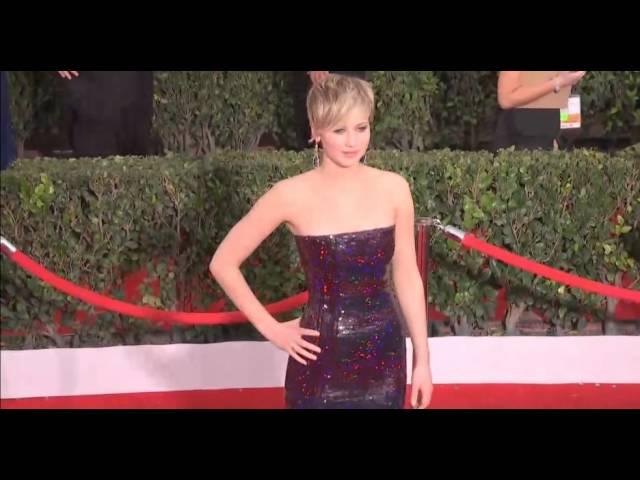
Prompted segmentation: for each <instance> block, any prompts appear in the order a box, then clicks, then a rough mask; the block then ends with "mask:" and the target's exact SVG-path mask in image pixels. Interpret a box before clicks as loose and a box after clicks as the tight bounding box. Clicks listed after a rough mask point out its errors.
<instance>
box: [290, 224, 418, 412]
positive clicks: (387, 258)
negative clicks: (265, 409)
mask: <svg viewBox="0 0 640 480" xmlns="http://www.w3.org/2000/svg"><path fill="white" fill-rule="evenodd" d="M394 240H395V227H386V228H378V229H372V230H366V231H361V232H354V233H341V234H337V235H319V236H296V243H297V246H298V250H299V252H300V259H301V262H302V267H303V269H304V271H305V275H306V279H307V286H308V289H309V302H308V304H307V306H306V308H305V312H304V315H303V317H302V319H301V322H300V326H301V327H303V328H309V329H313V330H317V331H319V332H320V337H304V338H305V340H307V341H309V342H311V343H314V344H316V345H318V346H319V347H320V348H321V349H322V352H321V353H319V354H317V355H318V359H317V360H308V365H306V366H305V365H302V364H300V363H298V362H297V361H296V360H295V359H293V358H291V357H289V363H288V367H287V374H286V381H285V392H286V403H287V407H288V408H296V409H298V408H305V409H312V408H316V409H317V408H334V409H338V408H340V409H343V408H349V409H357V408H380V409H382V408H402V407H403V405H404V399H405V390H406V351H405V338H404V334H403V326H402V322H401V315H400V313H399V309H398V304H397V301H396V297H395V295H394V293H393V289H392V286H391V285H392V284H391V275H390V264H391V259H392V257H393V253H394V248H395V241H394Z"/></svg>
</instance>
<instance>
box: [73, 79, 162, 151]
mask: <svg viewBox="0 0 640 480" xmlns="http://www.w3.org/2000/svg"><path fill="white" fill-rule="evenodd" d="M65 78H67V77H65ZM68 78H70V79H69V81H68V82H67V93H68V105H69V108H70V110H71V145H72V147H73V149H74V152H75V154H76V155H77V156H80V157H104V156H112V155H148V154H150V153H152V152H151V150H152V147H151V128H152V121H153V72H146V71H142V72H141V71H83V72H79V73H78V75H77V77H76V78H71V77H68Z"/></svg>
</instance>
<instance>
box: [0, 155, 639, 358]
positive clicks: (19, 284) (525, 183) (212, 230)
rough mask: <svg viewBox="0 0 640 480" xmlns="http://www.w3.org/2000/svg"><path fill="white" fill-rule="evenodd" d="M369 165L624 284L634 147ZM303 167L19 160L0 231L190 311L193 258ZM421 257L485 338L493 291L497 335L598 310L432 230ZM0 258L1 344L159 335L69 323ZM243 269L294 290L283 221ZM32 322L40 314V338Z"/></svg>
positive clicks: (455, 213) (204, 280) (10, 177)
mask: <svg viewBox="0 0 640 480" xmlns="http://www.w3.org/2000/svg"><path fill="white" fill-rule="evenodd" d="M370 162H371V163H372V164H373V165H374V166H379V167H384V168H387V169H389V170H393V171H396V172H398V173H400V174H402V175H403V176H404V177H405V178H407V179H408V180H409V182H410V184H411V186H412V190H413V194H414V199H415V202H416V213H417V215H418V216H433V217H439V218H440V219H441V220H442V221H443V222H445V223H451V224H453V225H458V226H460V227H464V228H465V229H468V230H470V231H475V232H478V233H479V234H481V235H483V236H484V237H485V238H487V239H488V240H489V241H490V242H492V243H495V244H497V245H502V246H505V247H507V248H509V249H511V250H514V251H516V252H518V253H520V254H522V255H525V256H527V257H530V258H533V259H535V260H538V261H542V262H544V263H546V264H549V265H554V266H557V267H559V268H562V269H566V270H568V271H571V272H574V273H576V274H578V275H581V276H584V277H587V278H591V279H594V280H601V281H605V282H608V283H612V282H616V281H619V280H620V275H621V273H622V272H627V273H628V274H629V275H630V277H632V278H638V261H639V260H640V258H638V250H639V246H638V243H639V239H640V235H639V232H640V150H639V149H638V148H635V149H628V150H626V151H624V152H620V153H619V154H617V155H615V156H609V155H605V154H600V153H594V152H591V151H575V152H573V153H571V154H568V153H555V154H549V153H542V152H540V153H521V152H504V153H502V154H500V155H499V156H495V157H494V156H492V155H489V154H487V153H461V152H453V151H448V150H443V151H430V152H424V153H417V152H411V153H401V152H391V151H389V152H384V151H383V152H381V151H376V152H372V154H371V155H370ZM310 165H311V155H310V153H309V152H306V153H300V154H294V153H280V152H266V153H260V154H245V153H240V152H226V151H225V152H223V151H218V152H217V153H215V154H213V155H210V156H206V157H202V158H196V159H192V158H186V157H181V156H174V157H171V158H155V157H154V158H112V159H103V160H87V159H74V160H50V159H49V160H47V159H42V160H21V161H19V162H17V164H16V165H15V167H14V168H12V169H10V170H8V171H5V172H3V173H2V176H1V190H0V199H1V201H2V205H3V208H2V211H1V214H0V220H1V222H0V225H1V231H2V234H3V235H5V236H6V237H7V238H8V239H9V240H11V241H12V242H14V243H15V244H16V245H17V246H18V247H19V248H20V249H21V250H23V251H24V252H26V253H27V254H29V255H31V256H32V257H34V258H35V259H36V260H38V261H39V262H41V263H42V264H44V265H45V266H46V267H47V268H49V269H51V270H53V271H54V272H56V273H58V274H59V275H61V276H63V277H65V278H68V279H69V280H71V281H73V282H77V283H80V284H82V285H86V286H88V287H90V288H92V289H95V290H98V291H104V290H105V289H107V288H109V287H111V295H113V296H115V297H116V298H122V295H123V293H122V285H121V283H122V282H121V278H122V276H123V275H124V274H125V273H127V272H132V271H135V270H137V269H138V268H140V267H144V266H146V267H147V268H148V269H149V271H150V272H151V273H152V276H155V277H158V278H161V290H160V293H159V295H154V294H153V292H152V289H151V286H150V285H148V284H146V285H144V286H143V289H142V292H141V295H142V299H143V300H142V303H144V304H148V305H153V306H157V307H159V308H163V309H178V310H181V309H183V308H184V305H183V302H182V299H181V298H179V295H178V294H177V293H176V292H177V287H179V290H180V291H190V290H192V289H195V290H197V291H198V293H199V295H200V300H199V302H196V303H195V309H196V310H200V309H202V308H204V307H205V306H206V305H210V304H211V303H212V302H214V301H215V300H218V299H220V298H221V297H222V292H221V291H220V289H219V288H218V287H217V286H216V285H215V283H214V282H213V281H212V280H211V279H210V277H209V273H208V271H207V266H208V262H209V260H210V258H211V255H212V254H213V252H214V251H215V249H216V246H217V245H218V244H219V242H220V241H221V240H222V238H223V237H224V236H225V235H226V233H227V232H228V230H229V229H230V227H231V226H232V225H233V224H234V223H235V222H236V221H237V220H238V219H240V218H241V216H242V215H243V214H245V213H246V212H247V211H248V209H249V208H250V206H251V205H252V204H253V202H254V201H255V200H256V199H257V198H258V197H259V196H260V195H262V194H263V193H264V192H265V191H266V190H267V189H268V188H269V186H270V185H272V184H274V183H275V182H277V181H279V180H280V179H282V178H285V177H287V176H290V175H294V174H297V173H300V172H302V171H304V170H307V169H308V168H310ZM612 218H613V219H615V222H613V223H612V221H611V219H612ZM432 253H433V255H434V259H435V264H436V266H437V268H436V270H435V271H434V272H432V274H431V282H430V286H431V289H430V297H431V298H430V300H431V302H432V303H434V304H435V305H436V307H437V308H438V309H439V310H440V311H442V312H444V313H445V314H447V315H448V316H450V318H451V319H452V326H453V327H454V330H455V331H456V333H458V334H467V333H472V334H483V333H486V332H487V331H488V322H489V321H490V320H492V318H493V312H494V310H495V301H496V291H497V289H499V288H500V287H506V288H508V291H509V304H510V306H511V309H510V312H511V316H510V317H509V318H510V320H509V325H508V326H509V327H510V330H513V329H514V328H517V317H518V315H519V313H517V312H521V311H524V310H527V309H533V308H535V309H537V310H539V311H541V312H543V313H544V314H545V316H546V319H547V321H548V322H550V324H553V325H557V326H558V327H559V329H561V330H562V329H565V330H573V331H580V329H582V328H583V327H584V326H585V322H586V319H587V318H592V319H593V320H594V321H602V320H604V319H606V318H607V308H606V307H607V306H606V304H605V303H604V302H603V300H602V299H601V298H600V297H598V296H595V295H588V294H584V293H583V292H580V291H576V290H572V289H569V288H560V287H559V286H558V285H555V284H552V283H551V282H548V281H545V280H542V279H535V278H533V277H532V276H530V275H528V274H524V273H521V272H518V271H515V270H514V269H512V268H508V267H505V266H503V265H500V264H497V263H495V262H493V261H491V262H488V261H486V260H485V259H484V258H482V257H481V256H480V255H478V254H475V253H469V252H466V253H465V252H463V251H461V250H460V249H459V247H458V246H457V245H456V244H454V243H453V242H451V241H447V240H445V239H444V238H443V237H441V236H435V238H434V240H433V246H432ZM634 255H635V259H634ZM1 267H2V273H1V279H2V281H1V287H0V292H1V298H2V311H1V313H0V317H1V319H2V320H1V326H2V328H3V329H9V330H24V331H26V333H27V336H25V337H17V338H13V337H12V338H9V337H5V338H3V340H2V341H3V345H4V348H39V347H47V346H51V345H57V346H63V345H68V344H71V345H113V344H121V343H125V344H126V343H139V342H143V343H144V342H149V341H153V339H152V338H151V337H150V336H149V335H153V334H154V332H158V331H159V330H158V329H157V328H155V327H154V328H151V327H150V326H149V325H148V324H147V323H146V322H142V321H138V320H133V319H128V318H122V317H120V316H117V315H111V314H99V315H97V322H96V323H95V324H94V325H90V324H83V326H81V327H74V325H75V324H74V322H73V321H72V315H71V312H73V311H75V310H78V309H86V306H84V305H81V304H79V303H78V302H75V301H69V299H67V298H65V296H63V295H60V294H58V293H56V292H55V291H53V290H52V289H50V288H48V287H46V286H44V285H43V284H42V283H41V282H39V281H37V280H35V279H33V278H31V277H29V276H28V275H26V274H25V273H24V272H22V271H21V270H20V269H18V268H16V267H15V266H14V265H13V264H12V263H11V262H9V261H8V260H7V259H6V258H5V257H4V256H2V260H1ZM243 271H244V273H245V274H246V275H247V278H248V281H249V283H250V284H251V286H252V287H253V288H254V289H255V290H256V291H257V292H258V294H259V298H260V300H261V301H263V302H267V303H268V302H271V301H275V300H278V299H282V298H284V297H287V296H289V295H292V294H295V293H298V292H299V291H301V290H302V289H303V288H304V278H303V275H302V272H301V271H300V269H299V266H298V257H297V252H296V250H295V246H294V243H293V241H292V238H291V236H290V235H288V233H287V232H286V231H285V230H284V228H281V229H279V230H278V231H277V232H275V233H274V234H273V235H272V236H271V237H269V239H268V240H267V241H266V243H265V244H264V245H263V246H262V247H261V248H260V249H259V250H258V251H257V252H256V253H255V254H254V255H253V256H252V257H251V258H250V259H249V261H248V262H247V263H246V264H245V265H244V267H243ZM634 288H638V286H637V285H636V286H635V287H634ZM56 310H66V314H65V315H64V317H63V322H64V324H65V325H68V326H71V327H72V328H75V331H74V335H72V336H71V337H69V338H62V337H61V336H60V335H58V333H57V330H56V328H55V325H54V324H53V312H54V311H56ZM88 311H91V310H90V309H88ZM513 312H516V313H513ZM294 313H297V312H294ZM287 318H291V317H287ZM35 320H41V321H42V322H44V325H45V331H44V333H43V331H42V328H41V327H40V326H39V325H38V323H37V322H36V321H35ZM167 335H168V336H167ZM238 338H249V339H251V338H257V337H256V334H255V332H254V331H253V329H252V328H251V327H250V326H248V325H244V326H238V327H198V328H183V327H180V328H174V329H173V330H172V331H171V332H169V333H167V334H166V338H165V340H162V341H181V342H182V341H185V342H212V341H221V340H229V339H238ZM159 341H160V340H159Z"/></svg>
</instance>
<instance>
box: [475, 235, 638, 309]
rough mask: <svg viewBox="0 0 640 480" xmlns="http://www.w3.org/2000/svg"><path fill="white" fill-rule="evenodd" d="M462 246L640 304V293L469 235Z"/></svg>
mask: <svg viewBox="0 0 640 480" xmlns="http://www.w3.org/2000/svg"><path fill="white" fill-rule="evenodd" d="M462 245H464V246H465V247H468V248H472V249H473V250H477V251H479V252H482V253H484V254H485V255H489V256H490V257H493V258H495V259H497V260H500V261H501V262H504V263H506V264H508V265H512V266H514V267H516V268H519V269H520V270H524V271H526V272H530V273H534V274H536V275H539V276H541V277H545V278H548V279H549V280H553V281H554V282H558V283H562V284H564V285H568V286H570V287H574V288H579V289H580V290H584V291H586V292H591V293H597V294H598V295H602V296H605V297H613V298H617V299H619V300H626V301H628V302H633V303H640V291H634V290H629V289H627V288H621V287H615V286H613V285H606V284H604V283H600V282H594V281H593V280H587V279H586V278H582V277H579V276H577V275H573V274H571V273H567V272H563V271H560V270H556V269H555V268H551V267H548V266H546V265H543V264H541V263H538V262H534V261H533V260H529V259H526V258H523V257H521V256H519V255H516V254H514V253H511V252H509V251H507V250H504V249H502V248H500V247H496V246H495V245H491V244H490V243H487V242H484V241H482V240H480V239H479V238H477V237H475V236H474V235H471V234H469V233H467V234H465V236H464V238H463V240H462Z"/></svg>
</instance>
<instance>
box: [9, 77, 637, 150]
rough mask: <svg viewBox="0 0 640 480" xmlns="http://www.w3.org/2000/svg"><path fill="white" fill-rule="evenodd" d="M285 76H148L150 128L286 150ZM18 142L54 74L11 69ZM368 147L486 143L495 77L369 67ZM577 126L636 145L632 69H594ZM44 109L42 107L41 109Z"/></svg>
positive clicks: (180, 140)
mask: <svg viewBox="0 0 640 480" xmlns="http://www.w3.org/2000/svg"><path fill="white" fill-rule="evenodd" d="M291 73H292V72H286V71H277V72H266V71H260V72H234V71H219V72H202V71H199V72H188V71H187V72H156V89H155V120H154V126H155V129H156V134H157V137H159V138H160V139H161V140H162V142H163V144H164V148H165V150H166V151H167V152H172V153H176V154H188V155H197V156H200V155H205V154H208V153H210V152H213V151H214V150H215V149H219V148H222V149H229V148H230V149H236V148H237V149H242V150H251V149H253V148H254V147H255V146H256V145H257V144H258V142H259V141H260V139H261V138H270V139H273V143H275V144H276V145H275V146H286V145H291V144H293V143H294V142H293V138H295V128H294V127H295V123H294V122H295V117H294V115H293V98H292V87H291ZM9 77H10V81H11V84H12V89H13V92H12V110H13V117H14V123H15V124H16V126H17V130H18V136H19V139H22V140H24V139H26V138H28V137H29V135H31V134H32V133H33V131H34V130H35V129H41V130H42V129H45V128H47V127H48V126H51V125H52V124H56V123H59V113H60V111H61V108H60V103H61V98H62V95H61V93H60V92H59V91H58V89H57V88H56V85H57V86H58V87H59V86H60V82H59V81H57V78H56V76H55V74H54V73H53V72H10V76H9ZM369 77H370V79H371V81H372V83H373V85H374V88H375V91H376V94H377V98H378V105H377V107H378V115H377V117H376V125H375V131H376V135H375V136H374V139H373V141H374V144H375V146H376V148H379V149H387V148H400V149H403V150H409V149H415V150H425V149H429V148H433V147H436V148H444V147H446V148H452V149H463V150H477V149H480V148H486V147H488V146H489V145H490V144H491V141H492V139H493V133H494V128H495V119H496V113H497V101H496V85H497V72H490V71H475V72H473V71H472V72H461V71H433V72H431V71H418V72H411V71H396V72H393V71H373V72H369ZM578 92H579V93H580V94H581V95H582V104H583V112H584V115H583V122H584V125H583V128H582V129H581V130H580V131H577V132H575V131H570V132H568V133H566V137H567V138H568V139H569V140H570V141H571V142H573V143H577V144H580V140H581V139H583V140H587V139H601V140H602V139H606V140H608V141H609V143H611V144H612V145H613V144H614V143H615V142H616V141H618V140H624V141H627V142H628V141H630V142H638V141H640V72H637V71H593V72H589V74H588V75H587V76H586V77H585V79H584V80H583V81H582V82H581V83H580V85H579V87H578ZM45 107H46V108H45Z"/></svg>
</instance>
